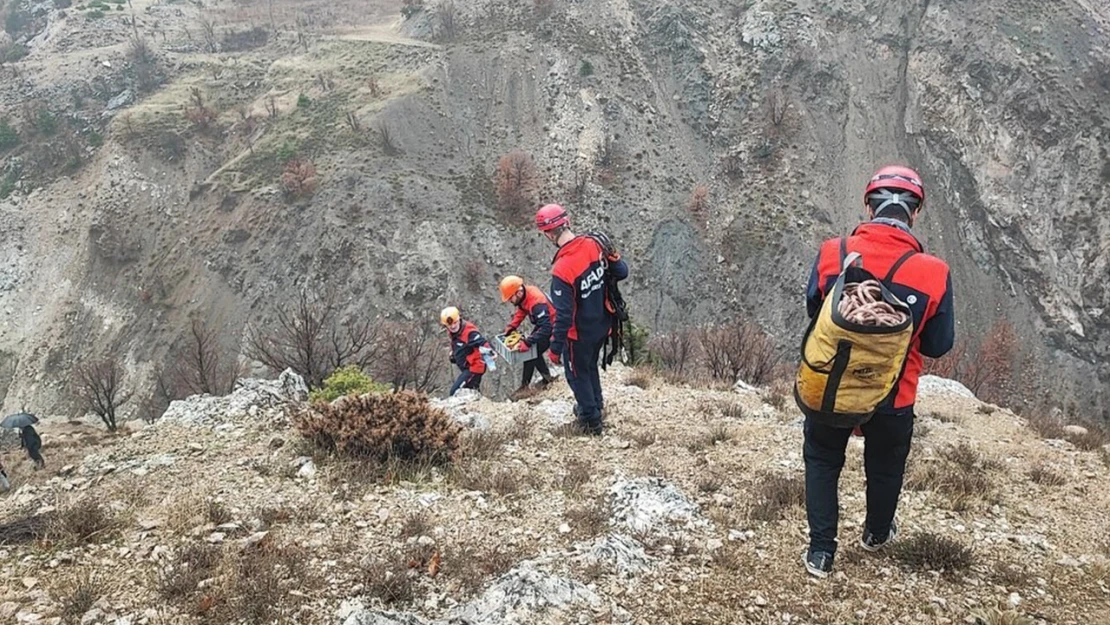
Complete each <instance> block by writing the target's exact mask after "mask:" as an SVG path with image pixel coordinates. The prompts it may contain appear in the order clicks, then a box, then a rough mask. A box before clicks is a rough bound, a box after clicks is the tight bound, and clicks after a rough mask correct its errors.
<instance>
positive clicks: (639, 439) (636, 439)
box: [631, 431, 658, 449]
mask: <svg viewBox="0 0 1110 625" xmlns="http://www.w3.org/2000/svg"><path fill="white" fill-rule="evenodd" d="M631 438H632V442H633V443H636V447H639V448H640V449H645V448H647V447H651V446H652V445H654V444H655V441H656V440H658V436H656V434H655V432H651V431H645V432H636V433H635V434H633V435H632V436H631Z"/></svg>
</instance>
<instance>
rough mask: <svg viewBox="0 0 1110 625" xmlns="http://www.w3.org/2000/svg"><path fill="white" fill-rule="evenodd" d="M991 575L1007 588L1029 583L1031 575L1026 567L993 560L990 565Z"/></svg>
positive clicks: (1023, 585)
mask: <svg viewBox="0 0 1110 625" xmlns="http://www.w3.org/2000/svg"><path fill="white" fill-rule="evenodd" d="M991 573H992V577H993V578H994V579H995V581H997V582H998V583H999V584H1001V585H1002V586H1005V587H1006V588H1007V589H1014V588H1022V587H1025V586H1028V585H1029V581H1030V580H1031V579H1032V578H1033V575H1032V574H1031V573H1030V572H1029V570H1028V569H1025V568H1022V567H1020V566H1018V565H1017V564H1014V563H1012V562H995V563H994V566H993V567H991Z"/></svg>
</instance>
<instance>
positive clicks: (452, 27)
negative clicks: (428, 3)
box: [436, 0, 458, 41]
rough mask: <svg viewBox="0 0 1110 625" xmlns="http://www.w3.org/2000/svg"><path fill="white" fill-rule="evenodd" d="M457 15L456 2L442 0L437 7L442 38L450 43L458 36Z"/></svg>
mask: <svg viewBox="0 0 1110 625" xmlns="http://www.w3.org/2000/svg"><path fill="white" fill-rule="evenodd" d="M457 15H458V11H457V10H456V7H455V1H454V0H440V3H439V5H438V6H437V7H436V18H437V19H438V20H439V36H440V38H442V39H445V40H447V41H450V40H452V39H454V38H455V35H456V34H458V22H457V21H456V17H457Z"/></svg>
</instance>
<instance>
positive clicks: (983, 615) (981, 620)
mask: <svg viewBox="0 0 1110 625" xmlns="http://www.w3.org/2000/svg"><path fill="white" fill-rule="evenodd" d="M971 617H972V619H974V620H973V623H974V624H975V625H1033V623H1034V621H1033V619H1031V618H1028V617H1025V616H1022V615H1021V614H1019V613H1018V612H1017V611H1016V610H1012V609H1002V608H984V609H981V610H976V611H975V612H972V614H971Z"/></svg>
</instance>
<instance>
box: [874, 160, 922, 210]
mask: <svg viewBox="0 0 1110 625" xmlns="http://www.w3.org/2000/svg"><path fill="white" fill-rule="evenodd" d="M878 189H901V190H902V191H909V192H910V193H912V194H914V195H916V196H917V198H918V201H919V202H920V203H921V204H922V205H924V204H925V187H924V186H923V185H922V184H921V176H919V175H918V174H917V172H916V171H914V170H912V169H910V168H909V167H899V166H897V165H889V166H887V167H883V168H882V169H880V170H879V171H877V172H875V175H874V176H871V182H869V183H868V184H867V189H865V190H864V191H863V201H864V203H866V202H867V196H869V195H871V193H872V192H874V191H876V190H878Z"/></svg>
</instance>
